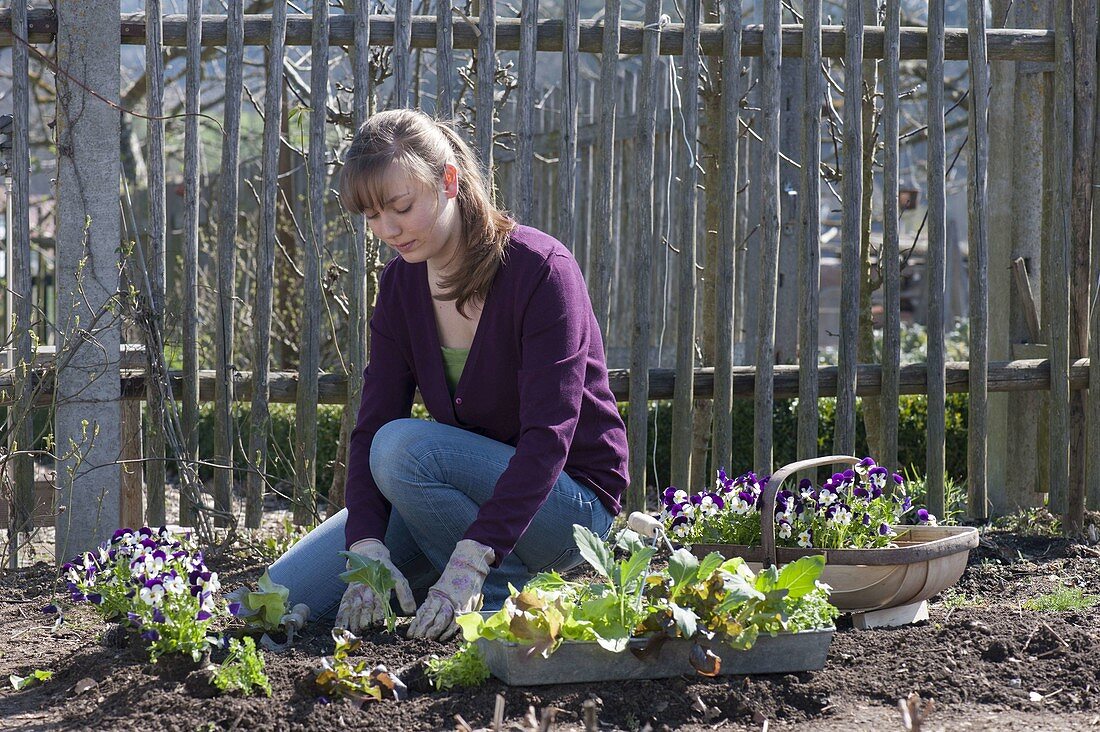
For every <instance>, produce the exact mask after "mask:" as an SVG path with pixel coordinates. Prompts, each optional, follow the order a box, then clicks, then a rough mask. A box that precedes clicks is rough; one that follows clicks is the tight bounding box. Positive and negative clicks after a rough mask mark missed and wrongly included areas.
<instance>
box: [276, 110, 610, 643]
mask: <svg viewBox="0 0 1100 732" xmlns="http://www.w3.org/2000/svg"><path fill="white" fill-rule="evenodd" d="M340 189H341V197H342V199H343V203H344V206H345V207H346V208H347V209H348V210H349V211H351V212H352V213H353V214H360V213H363V214H366V218H367V224H368V225H369V226H370V229H371V232H372V233H373V234H374V235H375V236H376V237H378V238H379V239H380V240H381V241H383V242H384V243H385V244H386V245H387V246H389V247H391V248H392V249H393V250H394V251H395V252H396V253H397V255H398V256H397V257H395V258H394V259H393V260H392V261H391V262H390V263H389V264H387V265H386V267H385V268H384V269H383V270H382V273H381V276H380V277H379V289H378V301H377V304H376V306H375V311H374V315H373V317H372V318H371V324H370V328H371V340H370V360H369V363H368V365H367V368H366V370H365V372H364V375H363V399H362V405H361V407H360V410H359V418H358V423H357V425H356V427H355V430H354V431H353V432H352V435H351V439H350V444H349V451H348V479H347V487H346V500H347V508H346V509H345V510H343V511H341V512H340V513H338V514H337V515H335V516H333V517H332V518H331V519H329V520H328V521H326V522H325V523H324V524H322V525H321V526H320V527H318V528H317V529H316V530H314V531H313V532H311V533H310V534H309V535H308V536H307V537H306V538H304V539H303V540H302V541H301V542H299V543H298V544H297V545H296V546H295V547H294V548H292V549H291V550H290V551H289V552H288V553H287V554H286V555H284V556H283V557H282V558H281V559H280V560H279V561H278V562H276V563H275V565H273V566H272V567H271V576H272V578H273V579H275V581H277V582H280V583H282V584H285V585H287V586H288V587H290V588H291V602H292V603H293V602H305V603H306V604H307V605H310V606H311V608H312V609H313V611H314V613H317V614H320V615H322V616H323V615H330V614H331V613H332V611H333V610H336V624H337V625H338V626H341V627H346V628H349V629H351V630H353V631H358V630H359V629H361V628H363V627H365V626H368V625H370V624H373V623H377V622H381V620H382V618H383V614H382V607H383V603H387V602H389V601H390V598H389V597H375V596H374V593H373V592H372V591H371V590H370V589H369V588H368V587H366V586H364V585H361V584H357V583H353V584H351V585H348V586H347V587H346V590H345V589H344V586H343V584H342V583H341V582H340V581H339V579H338V575H339V573H340V571H341V570H342V569H343V567H342V564H341V562H342V560H340V558H339V556H338V554H337V552H338V551H339V550H341V549H343V548H344V547H345V546H346V547H347V548H348V549H349V550H350V551H353V552H357V553H359V554H361V555H363V556H364V557H367V558H370V559H375V560H377V561H379V562H381V563H382V564H384V565H385V566H386V567H388V568H389V570H390V572H391V573H392V574H393V576H394V579H395V581H396V585H397V586H396V588H395V594H396V596H397V600H398V602H399V604H400V605H401V607H402V609H403V610H405V611H406V612H409V613H412V612H414V611H415V612H416V618H415V619H414V620H413V623H412V625H411V626H410V628H409V635H410V636H419V637H429V638H444V639H445V638H448V637H450V636H451V635H453V634H454V633H455V631H456V630H457V626H456V625H455V623H454V618H455V616H456V615H459V614H462V613H464V612H469V611H472V610H476V609H477V608H478V607H479V606H481V603H482V600H483V598H484V606H485V607H486V608H494V609H495V608H499V607H500V606H501V604H502V603H503V602H504V600H505V598H507V596H508V591H509V590H508V586H509V584H511V585H512V586H514V587H516V588H520V587H522V586H523V585H524V584H525V583H526V581H527V580H528V579H529V578H530V577H531V576H532V574H534V573H536V572H542V571H549V570H557V571H564V570H566V569H569V568H570V567H573V566H575V565H576V564H578V563H579V562H580V554H579V551H578V549H577V547H576V544H575V543H574V541H573V528H572V527H573V524H575V523H577V524H582V525H584V526H587V527H588V528H590V529H592V530H593V531H594V532H596V533H597V534H599V535H600V536H604V537H606V536H607V534H608V532H609V531H610V528H611V522H612V519H613V518H614V516H615V515H616V514H617V513H618V511H619V508H620V497H621V495H622V493H623V491H624V490H625V488H626V485H627V469H626V465H627V456H626V431H625V429H624V426H623V422H622V419H621V418H620V417H619V414H618V411H617V409H616V405H615V399H614V397H613V396H612V394H611V389H610V387H609V385H608V380H607V366H606V362H605V358H604V350H603V342H602V339H601V337H600V331H599V326H598V325H597V323H596V318H595V315H594V314H593V312H592V306H591V303H590V302H589V299H588V292H587V289H586V288H585V285H584V280H583V278H582V275H581V272H580V268H579V267H578V266H577V262H576V260H574V258H573V256H572V255H571V254H570V252H569V251H568V250H567V249H566V248H565V247H564V246H562V244H561V243H560V242H558V241H557V240H555V239H554V238H553V237H551V236H549V235H547V234H544V233H543V232H541V231H538V230H536V229H533V228H529V227H526V226H519V225H517V224H516V223H515V222H513V221H512V220H510V219H509V218H508V217H507V216H506V214H505V213H504V212H502V211H500V210H498V209H497V208H495V207H494V206H493V204H492V203H491V198H490V194H489V190H488V187H487V186H486V183H485V180H484V178H483V176H482V174H481V172H480V168H479V166H478V164H477V160H476V158H475V156H474V155H473V153H472V152H471V150H470V148H469V146H468V145H467V144H466V143H465V142H464V141H463V140H462V138H461V137H459V136H458V134H456V133H455V132H454V131H453V130H452V129H451V128H449V127H447V126H446V125H444V124H441V123H437V122H435V121H434V120H432V119H431V118H430V117H428V116H427V115H425V114H423V113H421V112H418V111H413V110H394V111H387V112H382V113H379V114H376V115H374V116H372V117H371V118H370V119H369V120H368V121H367V122H366V123H364V124H363V126H362V127H361V128H360V129H359V131H358V132H357V133H356V135H355V138H354V140H353V141H352V145H351V148H350V149H349V151H348V154H347V159H346V161H345V164H344V169H343V173H342V178H341V185H340ZM417 388H419V390H420V393H421V395H422V397H423V400H424V404H425V406H426V407H427V409H428V411H429V413H430V414H431V416H432V417H433V418H434V420H435V421H434V422H430V421H426V420H418V419H410V418H409V415H410V409H411V406H412V403H413V392H414V391H415V390H416V389H417ZM425 589H426V590H427V593H426V597H425V599H424V600H423V602H422V603H421V604H420V606H419V609H418V608H417V607H416V604H415V601H414V593H416V594H417V595H422V594H423V592H424V590H425Z"/></svg>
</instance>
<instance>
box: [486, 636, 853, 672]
mask: <svg viewBox="0 0 1100 732" xmlns="http://www.w3.org/2000/svg"><path fill="white" fill-rule="evenodd" d="M832 640H833V629H832V628H829V629H826V630H807V631H802V632H800V633H780V634H778V635H776V636H770V635H762V636H760V637H759V638H757V640H756V643H754V644H753V646H752V648H750V649H749V650H747V651H737V650H734V649H732V648H730V647H728V646H725V645H721V644H715V645H713V646H712V647H711V650H712V651H713V652H714V653H716V654H717V655H718V656H719V657H720V658H721V659H722V666H721V669H720V670H719V675H721V676H727V675H748V674H785V673H796V672H799V671H817V670H819V669H821V668H823V667H824V666H825V657H826V655H828V652H829V644H830V643H831V642H832ZM645 643H646V641H645V639H641V638H639V639H635V640H633V641H631V647H632V648H636V649H641V648H642V647H644V646H645ZM477 645H478V649H479V650H480V651H481V654H482V656H484V658H485V661H486V663H487V664H488V665H489V671H490V672H492V674H493V676H495V677H497V678H498V679H500V680H501V681H503V682H504V683H505V684H508V685H509V686H539V685H545V684H576V683H584V682H592V681H625V680H628V679H665V678H669V677H673V676H683V675H690V676H694V675H696V671H695V669H694V668H693V667H692V665H691V663H690V662H689V661H688V654H689V653H690V651H691V646H692V642H691V641H690V640H684V639H679V638H678V639H674V640H670V641H667V642H666V643H665V644H664V645H663V646H662V647H661V649H660V651H659V652H658V653H654V654H652V655H650V656H647V657H646V658H644V659H639V658H638V657H637V656H635V655H634V653H632V652H631V650H629V649H628V650H626V651H623V652H622V653H612V652H611V651H608V650H605V649H604V648H602V647H600V645H599V644H598V643H595V642H593V641H565V642H563V643H562V644H561V645H560V646H558V649H557V650H556V651H554V652H553V653H551V654H550V657H549V658H543V657H542V656H539V655H531V656H528V655H527V651H528V650H529V646H523V645H520V644H519V643H506V642H503V641H497V640H486V639H484V638H479V639H478V641H477Z"/></svg>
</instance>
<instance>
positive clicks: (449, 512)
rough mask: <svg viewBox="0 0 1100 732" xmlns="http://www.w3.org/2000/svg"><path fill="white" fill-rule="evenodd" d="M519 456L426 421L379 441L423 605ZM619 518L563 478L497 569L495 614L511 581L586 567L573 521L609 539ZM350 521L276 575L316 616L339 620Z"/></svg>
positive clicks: (320, 535)
mask: <svg viewBox="0 0 1100 732" xmlns="http://www.w3.org/2000/svg"><path fill="white" fill-rule="evenodd" d="M514 453H515V448H513V447H510V446H509V445H506V444H504V443H501V442H497V441H496V440H492V439H490V438H488V437H483V436H481V435H477V434H474V433H473V432H468V431H466V430H463V429H460V428H458V427H451V426H449V425H444V424H440V423H438V422H428V421H425V420H420V419H399V420H395V421H393V422H389V423H388V424H386V425H383V427H382V429H380V430H379V431H378V432H377V434H376V435H375V437H374V442H373V443H372V445H371V453H370V466H371V474H372V475H373V476H374V479H375V482H376V483H377V484H378V488H379V490H381V491H382V494H383V495H384V496H385V497H386V499H387V500H388V501H389V502H390V504H391V505H392V506H393V510H392V511H391V512H390V521H389V526H388V527H387V530H386V538H385V544H386V547H387V548H388V549H389V551H390V558H391V559H392V560H393V563H394V565H396V566H397V568H398V569H399V570H401V573H402V574H404V575H405V578H406V579H407V580H408V581H409V584H410V585H411V586H412V589H413V593H414V595H416V596H417V599H418V601H419V600H421V599H422V597H423V595H424V594H425V593H426V592H427V590H428V588H429V587H431V585H432V584H434V583H435V581H436V580H437V579H438V578H439V575H440V573H441V572H442V571H443V569H444V567H445V566H446V565H447V560H448V559H449V558H450V556H451V552H452V551H453V550H454V548H455V544H457V543H458V541H459V540H460V539H462V536H463V534H465V533H466V529H467V528H468V527H469V526H470V524H472V523H473V522H474V519H475V518H476V517H477V513H478V510H479V508H480V507H481V504H482V503H484V502H485V501H487V500H488V499H489V498H490V497H491V496H492V494H493V487H494V486H495V485H496V482H497V479H498V478H500V475H501V474H502V473H503V472H504V469H505V468H507V467H508V461H509V460H510V459H511V457H512V455H513V454H514ZM613 519H614V516H613V515H612V514H611V513H610V512H609V511H608V510H607V509H606V508H605V507H604V505H603V504H602V503H600V500H599V498H597V497H596V494H595V493H593V492H592V490H591V489H589V488H587V487H585V486H583V485H581V484H579V483H577V482H576V481H575V480H573V479H572V478H570V477H569V476H568V475H566V474H565V473H561V474H560V475H559V476H558V479H557V481H556V482H555V483H554V487H553V488H552V489H551V491H550V495H549V496H548V497H547V499H546V502H545V503H544V504H543V505H542V507H541V508H540V509H539V511H538V513H537V514H535V518H534V520H533V521H532V522H531V525H530V526H529V527H528V528H527V531H525V532H524V534H523V536H522V537H521V538H520V540H519V542H518V543H517V544H516V546H515V549H514V550H513V551H512V553H511V554H509V555H508V556H506V557H505V558H504V560H503V561H502V562H501V563H500V566H499V567H496V568H494V569H493V570H491V571H490V572H489V576H488V577H487V578H486V580H485V586H484V588H483V593H484V597H485V600H484V602H485V604H484V607H485V609H487V610H496V609H499V608H500V606H501V605H502V604H503V603H504V600H505V599H506V598H507V597H508V592H509V591H508V585H509V584H511V585H512V586H514V587H515V588H517V589H519V588H522V587H523V585H525V584H526V583H527V581H528V580H529V579H531V577H532V576H533V575H534V574H536V573H538V572H548V571H551V570H555V571H558V572H563V571H565V570H567V569H570V568H572V567H575V566H576V565H578V564H580V562H581V556H580V551H579V550H578V549H577V545H576V543H575V542H574V541H573V524H581V525H582V526H585V527H587V528H589V529H591V530H592V531H593V532H595V533H596V534H598V535H599V536H601V537H603V538H607V535H608V534H609V533H610V531H611V522H612V520H613ZM346 520H347V509H344V510H342V511H340V512H339V513H337V514H335V515H334V516H332V518H330V519H328V520H327V521H325V522H324V523H323V524H321V525H320V526H318V527H317V528H316V529H314V530H313V531H311V532H309V534H308V535H306V536H305V537H304V538H303V539H302V540H301V541H299V542H298V543H297V544H295V545H294V546H293V547H291V548H290V550H289V551H287V553H286V554H284V555H283V556H282V557H280V558H279V559H278V560H277V561H276V562H275V563H274V564H272V565H271V567H270V569H269V572H270V575H271V579H272V580H274V581H275V582H278V583H279V584H282V585H285V586H286V587H288V588H289V589H290V605H291V606H293V605H294V604H296V603H299V602H302V603H305V604H306V605H308V606H309V608H310V610H311V611H312V615H313V617H314V618H318V619H327V618H333V617H335V615H336V610H337V608H338V606H339V604H340V598H341V597H342V596H343V594H344V589H345V588H346V585H345V584H344V583H343V582H341V581H340V578H339V575H340V573H341V572H343V571H344V564H345V560H344V558H343V557H341V556H340V555H339V554H338V552H340V551H343V549H344V523H345V521H346Z"/></svg>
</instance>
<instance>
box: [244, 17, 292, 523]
mask: <svg viewBox="0 0 1100 732" xmlns="http://www.w3.org/2000/svg"><path fill="white" fill-rule="evenodd" d="M286 6H287V4H286V0H275V6H274V8H273V9H272V10H273V17H272V23H271V45H270V46H268V51H267V54H268V55H267V80H266V86H265V88H264V131H263V149H262V151H261V158H262V170H261V178H262V180H263V194H262V196H263V198H262V200H261V202H260V227H259V229H260V230H259V236H258V239H257V242H256V247H257V252H256V258H257V262H256V266H257V271H258V272H259V277H257V285H256V298H255V301H254V304H253V307H252V313H253V324H254V331H253V343H252V372H253V390H252V410H251V414H250V415H249V416H250V419H251V421H252V425H251V427H250V429H249V438H248V453H247V461H248V462H249V463H250V464H251V466H252V467H253V468H254V470H253V471H250V472H249V474H248V476H247V477H246V478H245V481H246V490H245V495H246V497H245V514H244V516H245V518H244V525H245V526H246V527H247V528H249V529H258V528H260V521H261V519H262V518H263V503H264V495H263V494H264V484H265V481H264V474H265V473H266V472H267V438H268V431H269V430H270V421H271V420H270V412H269V409H268V368H269V361H270V354H271V305H272V301H273V299H274V294H273V286H272V283H273V282H274V279H275V241H276V239H277V238H278V233H277V231H276V215H277V211H278V189H279V181H278V177H279V128H280V125H281V123H282V114H281V112H282V105H283V73H282V70H283V56H284V41H285V38H286V9H287V8H286Z"/></svg>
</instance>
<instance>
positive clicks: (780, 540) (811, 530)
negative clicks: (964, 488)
mask: <svg viewBox="0 0 1100 732" xmlns="http://www.w3.org/2000/svg"><path fill="white" fill-rule="evenodd" d="M767 484H768V476H764V477H758V476H757V475H756V474H755V473H751V472H750V473H745V474H744V475H742V476H739V477H737V478H733V479H730V478H729V477H728V476H727V475H726V472H725V471H724V470H719V471H718V478H717V480H716V481H715V485H714V488H713V490H710V491H704V492H700V493H694V494H691V495H688V494H687V492H686V491H683V490H679V489H677V488H674V487H670V488H667V489H666V490H665V492H664V495H663V496H662V504H663V510H662V514H661V516H662V519H663V520H664V523H665V527H666V529H667V531H668V532H669V534H670V535H671V536H672V537H674V538H675V539H677V540H679V541H681V542H683V543H685V544H739V545H755V544H759V543H760V506H761V503H762V499H761V495H762V493H763V489H764V487H765V486H766V485H767ZM912 508H913V503H912V500H911V499H910V498H909V496H907V495H906V494H905V486H904V481H903V479H902V477H901V476H900V475H898V474H896V473H890V471H889V470H887V469H886V468H884V467H882V466H880V465H876V464H875V461H874V460H872V459H871V458H869V457H868V458H864V459H863V460H861V461H860V462H859V463H858V464H856V465H854V466H853V467H852V468H849V469H848V470H845V471H843V472H840V473H834V474H833V475H832V476H831V477H830V478H828V479H827V480H825V482H823V483H822V484H821V486H820V487H818V486H814V485H813V483H812V482H811V481H809V480H808V479H803V480H802V482H801V483H799V485H798V487H797V489H795V490H787V489H784V490H781V491H780V492H779V493H778V494H777V495H776V497H775V540H776V544H777V545H779V546H792V547H794V546H797V547H815V548H819V549H841V548H847V549H865V548H877V547H886V546H891V545H892V544H893V540H894V536H895V532H894V530H893V528H892V527H893V526H896V525H897V524H900V523H901V522H902V516H903V515H905V514H906V513H908V512H909V511H911V510H912ZM917 520H918V522H919V523H922V524H932V525H935V523H936V517H935V516H933V515H932V514H930V513H928V511H926V510H925V509H921V510H920V511H918V513H917Z"/></svg>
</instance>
